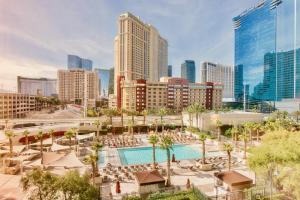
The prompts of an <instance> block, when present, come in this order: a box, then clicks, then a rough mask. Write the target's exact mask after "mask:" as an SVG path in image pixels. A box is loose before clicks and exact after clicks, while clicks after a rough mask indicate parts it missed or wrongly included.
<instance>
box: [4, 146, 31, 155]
mask: <svg viewBox="0 0 300 200" xmlns="http://www.w3.org/2000/svg"><path fill="white" fill-rule="evenodd" d="M25 147H26V146H25V145H14V146H13V152H14V153H16V154H19V153H21V152H22V151H23V150H24V149H25ZM2 148H3V149H5V150H9V146H2Z"/></svg>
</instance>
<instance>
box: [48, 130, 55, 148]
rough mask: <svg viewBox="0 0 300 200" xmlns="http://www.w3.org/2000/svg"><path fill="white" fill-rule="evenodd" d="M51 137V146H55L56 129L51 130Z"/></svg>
mask: <svg viewBox="0 0 300 200" xmlns="http://www.w3.org/2000/svg"><path fill="white" fill-rule="evenodd" d="M49 135H50V136H51V144H52V145H53V143H54V136H55V131H54V129H51V130H50V131H49Z"/></svg>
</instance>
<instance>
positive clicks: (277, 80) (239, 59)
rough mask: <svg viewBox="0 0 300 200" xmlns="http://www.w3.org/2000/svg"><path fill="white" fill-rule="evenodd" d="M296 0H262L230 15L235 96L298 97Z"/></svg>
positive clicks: (299, 57)
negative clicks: (232, 30)
mask: <svg viewBox="0 0 300 200" xmlns="http://www.w3.org/2000/svg"><path fill="white" fill-rule="evenodd" d="M297 2H299V0H294V1H292V0H265V1H261V2H260V3H258V4H257V5H255V6H254V7H253V8H251V9H248V10H246V11H244V12H243V13H242V14H240V15H239V16H237V17H235V18H233V22H234V31H235V58H234V60H235V83H234V90H235V98H236V100H238V101H244V99H245V100H246V102H248V103H252V104H253V103H259V102H263V101H280V100H282V99H285V98H300V53H299V48H300V15H298V14H297V12H299V10H300V2H299V3H297Z"/></svg>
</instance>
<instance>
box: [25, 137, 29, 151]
mask: <svg viewBox="0 0 300 200" xmlns="http://www.w3.org/2000/svg"><path fill="white" fill-rule="evenodd" d="M26 148H27V150H28V149H29V140H28V135H27V136H26Z"/></svg>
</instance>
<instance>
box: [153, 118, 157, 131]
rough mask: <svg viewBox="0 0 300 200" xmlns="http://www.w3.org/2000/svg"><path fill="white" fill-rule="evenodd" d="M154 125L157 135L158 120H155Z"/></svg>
mask: <svg viewBox="0 0 300 200" xmlns="http://www.w3.org/2000/svg"><path fill="white" fill-rule="evenodd" d="M154 124H155V133H157V131H158V122H157V119H155V120H154Z"/></svg>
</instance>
